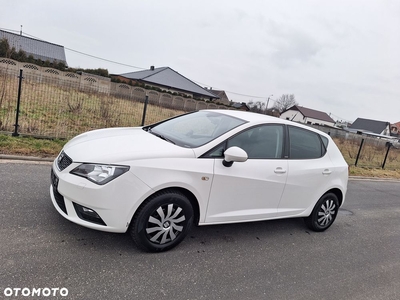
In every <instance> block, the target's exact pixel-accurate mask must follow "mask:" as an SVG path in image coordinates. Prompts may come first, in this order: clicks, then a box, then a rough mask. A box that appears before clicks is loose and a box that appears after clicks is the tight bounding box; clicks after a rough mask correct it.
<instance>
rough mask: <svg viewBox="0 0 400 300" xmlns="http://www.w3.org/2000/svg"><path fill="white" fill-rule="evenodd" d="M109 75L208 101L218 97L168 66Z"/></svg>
mask: <svg viewBox="0 0 400 300" xmlns="http://www.w3.org/2000/svg"><path fill="white" fill-rule="evenodd" d="M111 77H112V78H116V79H119V80H120V81H123V82H126V83H131V84H135V83H137V84H143V85H148V86H151V87H156V88H159V89H161V90H162V91H166V92H171V93H177V94H180V95H185V96H189V97H192V98H199V99H203V100H210V101H212V100H215V99H218V96H216V95H215V94H213V93H211V92H210V91H208V90H207V89H204V88H202V87H201V86H199V85H198V84H196V83H194V82H193V81H191V80H189V79H188V78H186V77H185V76H183V75H181V74H179V73H178V72H176V71H174V70H173V69H171V68H169V67H162V68H154V66H151V67H150V69H148V70H143V71H137V72H131V73H124V74H119V75H116V74H111Z"/></svg>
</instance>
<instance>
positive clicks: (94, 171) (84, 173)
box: [70, 164, 129, 185]
mask: <svg viewBox="0 0 400 300" xmlns="http://www.w3.org/2000/svg"><path fill="white" fill-rule="evenodd" d="M128 170H129V167H128V166H111V165H98V164H81V165H79V166H77V167H76V168H75V169H73V170H72V171H71V172H70V173H71V174H74V175H77V176H81V177H84V178H86V179H88V180H90V181H92V182H94V183H96V184H100V185H103V184H106V183H107V182H110V181H111V180H113V179H115V178H117V177H118V176H120V175H122V174H124V173H125V172H127V171H128Z"/></svg>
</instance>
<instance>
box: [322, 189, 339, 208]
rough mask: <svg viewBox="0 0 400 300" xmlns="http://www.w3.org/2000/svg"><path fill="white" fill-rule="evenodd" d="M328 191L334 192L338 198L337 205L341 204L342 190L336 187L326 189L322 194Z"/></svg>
mask: <svg viewBox="0 0 400 300" xmlns="http://www.w3.org/2000/svg"><path fill="white" fill-rule="evenodd" d="M328 193H333V194H335V196H336V197H337V198H338V201H339V207H340V206H342V203H343V193H342V191H341V190H340V189H338V188H333V189H330V190H329V191H327V192H326V193H325V194H324V195H326V194H328ZM324 195H322V196H324Z"/></svg>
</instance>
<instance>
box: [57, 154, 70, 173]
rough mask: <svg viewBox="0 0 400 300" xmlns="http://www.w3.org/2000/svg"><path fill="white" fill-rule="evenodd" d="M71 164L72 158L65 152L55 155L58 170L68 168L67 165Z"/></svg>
mask: <svg viewBox="0 0 400 300" xmlns="http://www.w3.org/2000/svg"><path fill="white" fill-rule="evenodd" d="M70 164H72V159H71V158H70V157H69V156H68V155H67V154H65V152H64V151H62V152H61V153H60V155H59V156H58V157H57V167H58V169H59V170H60V171H63V170H65V169H66V168H68V166H69V165H70Z"/></svg>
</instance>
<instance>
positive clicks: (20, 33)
mask: <svg viewBox="0 0 400 300" xmlns="http://www.w3.org/2000/svg"><path fill="white" fill-rule="evenodd" d="M19 35H20V36H22V25H21V31H20V32H19Z"/></svg>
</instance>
